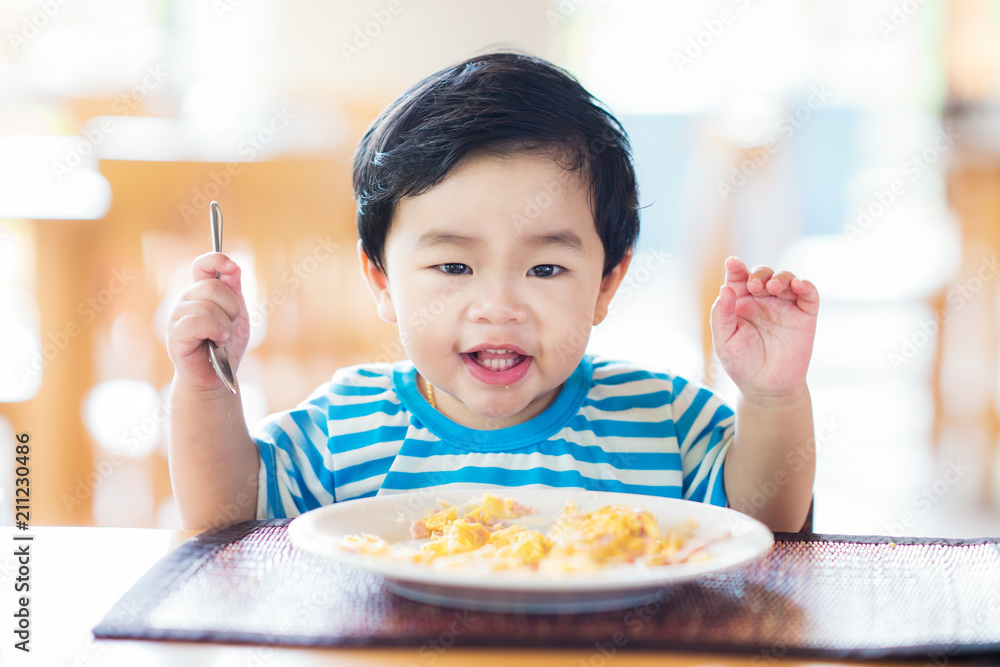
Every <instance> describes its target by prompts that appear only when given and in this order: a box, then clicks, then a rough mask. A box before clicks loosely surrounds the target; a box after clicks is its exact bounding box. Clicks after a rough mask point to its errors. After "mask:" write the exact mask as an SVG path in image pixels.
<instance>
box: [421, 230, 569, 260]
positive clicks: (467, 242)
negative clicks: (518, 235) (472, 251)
mask: <svg viewBox="0 0 1000 667" xmlns="http://www.w3.org/2000/svg"><path fill="white" fill-rule="evenodd" d="M524 243H525V244H526V245H527V246H529V247H531V248H543V247H548V246H555V247H558V248H565V249H566V250H569V251H572V252H575V253H576V254H578V255H583V254H584V249H583V240H582V239H581V238H580V237H579V236H578V235H577V234H576V232H574V231H571V230H569V229H564V230H560V231H557V232H553V233H551V234H531V235H526V236H525V237H524ZM481 245H483V241H482V240H481V239H477V238H474V237H471V236H462V235H461V234H453V233H451V232H446V231H442V230H437V229H434V230H431V231H429V232H424V233H423V234H421V235H420V237H419V238H417V242H416V245H415V246H414V250H426V249H429V248H438V247H442V246H445V247H447V246H454V247H458V248H477V247H479V246H481Z"/></svg>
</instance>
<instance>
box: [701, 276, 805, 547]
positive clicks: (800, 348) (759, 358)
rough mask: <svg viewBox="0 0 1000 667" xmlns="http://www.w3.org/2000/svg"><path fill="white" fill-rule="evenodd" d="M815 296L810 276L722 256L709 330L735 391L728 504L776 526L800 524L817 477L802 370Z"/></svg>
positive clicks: (793, 527) (785, 528)
mask: <svg viewBox="0 0 1000 667" xmlns="http://www.w3.org/2000/svg"><path fill="white" fill-rule="evenodd" d="M818 312H819V295H818V294H817V292H816V288H815V287H814V286H813V285H812V284H811V283H809V282H808V281H804V280H800V279H798V278H796V277H795V276H794V275H792V274H791V273H789V272H787V271H782V272H779V273H775V272H774V271H772V270H771V269H769V268H767V267H757V268H755V269H753V270H752V271H750V270H748V269H747V267H746V265H745V264H744V263H743V262H742V261H741V260H739V259H737V258H735V257H730V258H729V259H727V260H726V284H725V285H724V286H723V287H722V289H721V290H720V292H719V298H718V299H717V300H716V302H715V305H714V306H713V307H712V335H713V339H714V341H715V348H716V352H717V354H718V355H719V360H720V361H721V362H722V365H723V367H724V368H725V369H726V372H727V373H728V374H729V376H730V377H731V378H732V379H733V381H734V382H735V383H736V386H737V387H738V388H739V390H740V394H741V395H740V397H739V400H738V402H737V406H736V436H735V440H734V442H733V444H732V446H731V447H730V449H729V452H728V453H727V455H726V466H725V473H724V474H725V484H726V494H727V496H728V498H729V504H730V506H731V507H733V508H734V509H737V510H739V511H741V512H744V513H746V514H749V515H751V516H754V517H756V518H757V519H759V520H761V521H762V522H764V523H765V524H767V526H768V527H769V528H771V529H772V530H776V531H797V530H799V529H800V528H801V527H802V524H803V523H804V522H805V518H806V515H807V513H808V511H809V503H810V500H811V498H812V487H813V479H814V477H815V440H814V436H813V418H812V402H811V400H810V396H809V389H808V387H807V386H806V371H807V370H808V367H809V358H810V356H811V355H812V345H813V339H814V337H815V334H816V315H817V313H818Z"/></svg>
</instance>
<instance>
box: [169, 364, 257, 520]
mask: <svg viewBox="0 0 1000 667" xmlns="http://www.w3.org/2000/svg"><path fill="white" fill-rule="evenodd" d="M238 386H239V383H238V382H237V387H238ZM169 460H170V482H171V486H172V487H173V492H174V498H175V499H176V501H177V508H178V511H179V512H180V515H181V521H182V522H183V524H184V526H185V527H186V528H192V529H198V530H205V529H208V528H214V527H215V526H219V525H222V524H226V523H235V522H238V521H245V520H247V519H254V518H256V516H257V473H258V465H259V457H258V454H257V446H256V445H255V444H254V441H253V439H252V438H251V437H250V433H249V431H248V429H247V425H246V421H245V420H244V418H243V405H242V404H241V401H240V397H239V394H236V395H234V394H233V393H232V392H230V391H229V390H228V389H227V388H226V387H224V386H222V387H219V388H217V389H211V390H204V389H199V388H193V387H190V386H187V385H185V384H184V383H183V382H182V381H179V379H178V377H177V376H176V375H175V376H174V381H173V383H172V384H171V386H170V447H169Z"/></svg>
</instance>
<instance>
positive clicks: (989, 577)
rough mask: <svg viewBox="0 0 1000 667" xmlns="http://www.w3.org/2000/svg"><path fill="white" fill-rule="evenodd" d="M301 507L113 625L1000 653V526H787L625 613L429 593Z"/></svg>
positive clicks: (430, 641)
mask: <svg viewBox="0 0 1000 667" xmlns="http://www.w3.org/2000/svg"><path fill="white" fill-rule="evenodd" d="M287 525H288V521H287V520H271V521H251V522H246V523H242V524H237V525H235V526H230V527H228V528H224V529H222V530H219V531H214V532H208V533H203V534H202V535H199V536H198V537H196V538H193V539H191V540H188V541H187V542H185V543H183V544H181V545H179V546H178V547H177V548H175V549H174V550H173V551H172V552H171V553H169V554H168V555H167V556H166V557H164V558H163V559H162V560H161V561H160V562H159V563H157V564H156V565H155V566H154V567H153V568H152V569H151V570H150V571H149V572H148V573H147V574H146V575H145V576H144V577H143V578H142V579H141V580H140V581H139V582H138V583H136V585H135V586H134V587H133V588H132V589H131V590H130V591H129V592H128V593H127V594H126V595H125V596H124V597H123V598H122V599H121V600H120V601H119V602H118V603H117V604H116V605H115V607H114V608H113V609H112V610H111V611H110V612H109V613H108V615H107V616H106V617H105V618H104V620H103V621H102V622H101V623H100V625H98V627H97V628H95V629H94V634H95V636H97V637H101V638H121V639H125V638H128V639H171V640H186V641H211V642H246V643H258V644H271V645H288V646H420V647H422V649H426V650H429V651H432V652H433V651H435V650H440V649H444V648H448V647H450V646H452V645H461V646H487V645H488V646H508V647H509V646H549V647H577V648H589V649H594V650H603V652H605V653H606V654H613V653H614V652H616V651H618V650H621V649H626V648H644V649H650V648H656V649H676V650H711V651H717V652H721V651H725V652H742V653H748V654H758V655H762V656H764V657H765V658H766V657H771V656H773V657H780V656H782V655H800V656H820V657H841V658H869V659H873V658H889V657H913V656H923V657H926V656H928V655H943V656H955V655H959V654H964V655H972V654H984V653H992V654H997V655H998V656H1000V540H998V539H983V540H930V539H919V538H900V539H896V540H892V539H889V538H881V537H851V536H832V535H809V534H781V533H779V534H777V535H776V541H775V545H774V548H773V549H772V550H771V551H770V553H768V554H767V555H766V556H765V557H763V558H761V559H760V560H758V561H756V562H754V563H752V564H750V565H748V566H745V567H740V568H735V569H730V570H727V571H725V572H722V573H717V574H714V575H710V576H706V577H702V578H700V579H698V580H696V581H693V582H689V583H685V584H679V585H675V586H670V587H665V588H664V589H662V590H661V591H659V592H658V593H657V594H656V595H651V596H650V598H649V600H648V602H646V603H645V604H643V605H638V606H636V607H634V608H630V609H624V610H620V611H614V612H601V613H594V614H572V615H537V614H531V615H528V614H525V615H521V614H492V613H483V612H474V611H462V610H456V609H448V608H444V607H435V606H431V605H424V604H421V603H419V602H412V601H410V600H407V599H404V598H401V597H398V596H396V595H394V594H392V593H390V592H389V591H387V590H386V587H385V582H384V581H383V580H382V579H381V578H380V577H379V576H377V575H372V574H368V573H366V572H363V571H360V570H357V569H354V568H350V567H346V566H342V565H339V564H336V563H333V562H330V561H327V560H325V559H323V558H321V557H318V556H314V555H312V554H310V553H307V552H305V551H302V550H300V549H298V548H295V547H293V546H292V545H291V543H290V542H289V541H288V538H287V535H286V529H287Z"/></svg>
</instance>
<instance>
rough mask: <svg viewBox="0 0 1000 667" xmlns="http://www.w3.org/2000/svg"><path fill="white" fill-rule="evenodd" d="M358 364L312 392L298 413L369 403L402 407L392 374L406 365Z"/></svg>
mask: <svg viewBox="0 0 1000 667" xmlns="http://www.w3.org/2000/svg"><path fill="white" fill-rule="evenodd" d="M408 363H409V362H396V363H390V364H357V365H354V366H347V367H344V368H341V369H338V370H337V371H336V372H335V373H334V375H333V377H332V378H331V379H330V381H328V382H324V383H323V384H321V385H320V386H318V387H317V388H316V389H314V390H313V392H312V393H311V394H309V396H308V397H307V398H306V399H305V400H303V401H302V402H301V403H299V405H298V406H297V407H296V408H295V410H307V411H314V410H316V409H320V410H323V411H326V410H327V409H328V408H330V407H332V406H350V405H360V404H367V403H381V402H386V401H387V402H389V403H393V404H398V403H399V398H398V396H397V395H396V389H395V386H394V384H393V374H394V373H395V372H397V371H398V370H399V369H400V368H401V367H402V366H403V365H404V364H408Z"/></svg>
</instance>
